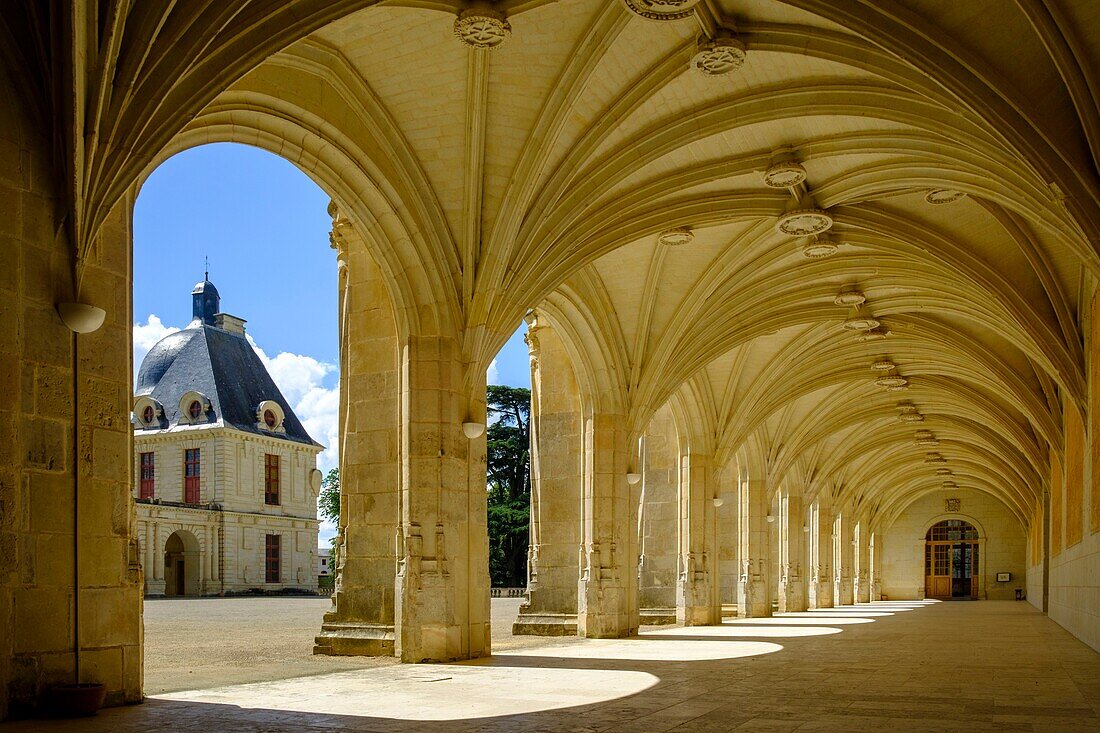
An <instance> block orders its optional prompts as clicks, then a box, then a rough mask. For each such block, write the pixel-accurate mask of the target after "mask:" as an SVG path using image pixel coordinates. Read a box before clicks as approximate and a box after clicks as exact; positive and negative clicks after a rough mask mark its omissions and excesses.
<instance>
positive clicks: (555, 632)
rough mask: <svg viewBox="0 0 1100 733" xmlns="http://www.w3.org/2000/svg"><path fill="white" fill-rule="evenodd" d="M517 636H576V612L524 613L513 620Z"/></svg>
mask: <svg viewBox="0 0 1100 733" xmlns="http://www.w3.org/2000/svg"><path fill="white" fill-rule="evenodd" d="M512 633H513V634H514V635H516V636H576V635H577V614H575V613H523V612H522V611H520V614H519V616H517V617H516V620H515V621H513V622H512Z"/></svg>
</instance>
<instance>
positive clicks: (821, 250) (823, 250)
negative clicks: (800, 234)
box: [802, 237, 840, 260]
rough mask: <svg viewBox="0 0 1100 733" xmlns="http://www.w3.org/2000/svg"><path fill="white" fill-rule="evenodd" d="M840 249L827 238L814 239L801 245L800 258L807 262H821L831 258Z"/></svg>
mask: <svg viewBox="0 0 1100 733" xmlns="http://www.w3.org/2000/svg"><path fill="white" fill-rule="evenodd" d="M838 249H840V247H839V246H838V245H837V243H836V242H835V241H833V240H832V239H830V238H829V237H814V238H813V239H811V240H810V241H809V242H806V243H805V244H803V245H802V256H803V257H805V258H806V259H808V260H822V259H825V258H826V257H832V256H833V255H835V254H836V253H837V250H838Z"/></svg>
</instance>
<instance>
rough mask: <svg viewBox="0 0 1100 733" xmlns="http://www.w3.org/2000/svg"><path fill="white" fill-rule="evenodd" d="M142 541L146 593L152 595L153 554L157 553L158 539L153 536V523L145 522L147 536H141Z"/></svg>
mask: <svg viewBox="0 0 1100 733" xmlns="http://www.w3.org/2000/svg"><path fill="white" fill-rule="evenodd" d="M141 541H142V542H143V543H145V561H144V567H142V575H143V576H145V595H151V594H152V591H151V590H150V587H149V586H150V583H151V582H152V580H153V556H154V555H155V551H154V549H155V548H154V545H155V544H156V540H155V539H154V537H153V523H152V522H146V523H145V536H144V537H142V538H141Z"/></svg>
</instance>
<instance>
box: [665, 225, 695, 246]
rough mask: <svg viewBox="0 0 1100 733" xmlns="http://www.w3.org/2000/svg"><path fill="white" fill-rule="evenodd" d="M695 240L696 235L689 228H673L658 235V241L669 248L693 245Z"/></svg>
mask: <svg viewBox="0 0 1100 733" xmlns="http://www.w3.org/2000/svg"><path fill="white" fill-rule="evenodd" d="M694 239H695V233H694V232H692V231H691V227H688V226H680V227H673V228H672V229H667V230H665V231H663V232H661V233H660V234H658V235H657V241H658V242H659V243H661V244H663V245H665V246H667V247H680V246H682V245H685V244H691V242H692V241H693V240H694Z"/></svg>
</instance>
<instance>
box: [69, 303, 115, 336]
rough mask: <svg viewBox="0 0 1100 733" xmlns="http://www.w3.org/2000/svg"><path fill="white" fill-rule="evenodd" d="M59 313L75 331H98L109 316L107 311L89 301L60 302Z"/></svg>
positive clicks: (71, 329) (70, 328)
mask: <svg viewBox="0 0 1100 733" xmlns="http://www.w3.org/2000/svg"><path fill="white" fill-rule="evenodd" d="M57 314H58V315H59V316H61V320H62V321H64V323H65V325H66V326H68V328H69V330H70V331H72V332H74V333H92V332H93V331H98V330H99V327H100V326H102V325H103V319H104V318H106V317H107V311H105V310H103V309H102V308H96V307H95V306H94V305H88V304H87V303H58V304H57Z"/></svg>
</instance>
